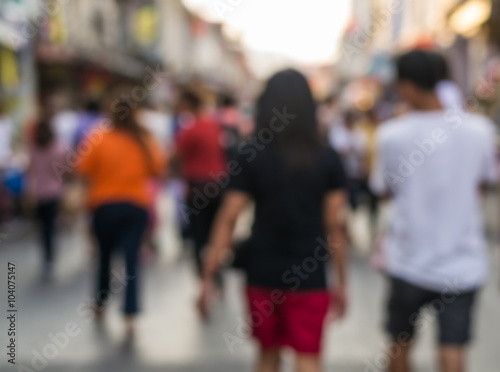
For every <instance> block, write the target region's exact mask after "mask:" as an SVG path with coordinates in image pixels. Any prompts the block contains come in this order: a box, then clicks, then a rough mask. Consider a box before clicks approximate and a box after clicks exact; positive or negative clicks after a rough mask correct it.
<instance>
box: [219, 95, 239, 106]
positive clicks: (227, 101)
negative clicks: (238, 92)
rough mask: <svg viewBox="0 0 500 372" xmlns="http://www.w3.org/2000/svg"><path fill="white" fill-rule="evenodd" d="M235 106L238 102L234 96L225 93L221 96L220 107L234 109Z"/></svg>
mask: <svg viewBox="0 0 500 372" xmlns="http://www.w3.org/2000/svg"><path fill="white" fill-rule="evenodd" d="M234 105H236V100H235V99H234V97H233V95H231V94H229V93H225V94H221V95H220V96H219V106H221V107H232V106H234Z"/></svg>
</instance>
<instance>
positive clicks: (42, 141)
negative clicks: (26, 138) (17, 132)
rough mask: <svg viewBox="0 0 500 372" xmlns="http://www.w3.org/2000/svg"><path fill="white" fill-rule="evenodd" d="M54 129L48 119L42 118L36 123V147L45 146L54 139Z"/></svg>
mask: <svg viewBox="0 0 500 372" xmlns="http://www.w3.org/2000/svg"><path fill="white" fill-rule="evenodd" d="M54 138H55V135H54V130H53V129H52V125H51V124H50V121H49V120H47V119H42V120H40V122H39V123H38V126H37V128H36V133H35V146H36V147H38V148H46V147H48V146H49V145H50V144H51V143H52V142H53V141H54Z"/></svg>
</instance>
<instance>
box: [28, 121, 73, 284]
mask: <svg viewBox="0 0 500 372" xmlns="http://www.w3.org/2000/svg"><path fill="white" fill-rule="evenodd" d="M29 157H30V162H29V168H28V193H29V195H30V197H31V199H32V200H33V201H34V203H35V206H36V218H37V220H38V222H39V225H40V236H41V245H42V247H43V252H44V255H43V269H42V278H43V279H44V280H50V279H52V277H53V272H54V264H55V252H54V248H55V247H54V246H55V236H56V220H57V215H58V209H59V203H60V199H61V196H62V193H63V191H64V180H63V178H62V177H61V174H60V173H58V172H57V171H56V170H55V169H54V164H64V162H65V158H66V150H65V149H64V146H63V144H62V143H60V142H59V140H57V139H56V137H55V133H54V130H53V128H52V124H51V120H50V118H49V117H45V118H43V119H42V120H41V121H40V122H39V124H38V126H37V128H36V132H35V141H34V143H33V144H32V145H31V146H30V152H29Z"/></svg>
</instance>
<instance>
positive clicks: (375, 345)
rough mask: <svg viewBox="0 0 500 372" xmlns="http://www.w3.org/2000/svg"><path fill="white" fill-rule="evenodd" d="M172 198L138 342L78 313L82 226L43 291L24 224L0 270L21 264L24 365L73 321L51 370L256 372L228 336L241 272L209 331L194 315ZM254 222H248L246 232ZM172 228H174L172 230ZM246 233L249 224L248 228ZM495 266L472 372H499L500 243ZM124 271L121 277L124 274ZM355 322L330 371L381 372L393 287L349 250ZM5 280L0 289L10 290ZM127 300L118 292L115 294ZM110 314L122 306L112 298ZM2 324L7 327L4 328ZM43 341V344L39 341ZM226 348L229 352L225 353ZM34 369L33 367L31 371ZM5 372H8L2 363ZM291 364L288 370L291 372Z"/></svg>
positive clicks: (113, 319) (429, 353) (423, 371)
mask: <svg viewBox="0 0 500 372" xmlns="http://www.w3.org/2000/svg"><path fill="white" fill-rule="evenodd" d="M169 201H170V203H171V200H170V199H169V198H168V195H166V196H165V197H164V198H163V200H162V203H163V204H162V206H164V207H165V211H166V212H165V213H164V215H163V216H162V227H163V228H162V229H161V230H160V233H159V236H158V239H159V241H160V242H161V245H160V255H159V258H158V260H156V259H155V260H154V261H150V262H147V263H145V264H144V279H143V280H144V282H145V283H144V302H145V304H144V306H145V308H146V310H145V312H144V316H143V319H141V320H140V326H139V327H140V331H141V335H140V337H138V338H137V339H136V340H134V342H133V344H128V343H126V342H124V341H123V337H122V336H123V335H122V329H121V327H120V317H119V315H118V312H116V313H115V314H113V313H110V314H109V315H110V319H109V322H108V323H107V324H106V325H105V326H100V325H98V324H96V323H95V322H87V319H88V318H87V314H81V313H79V312H78V309H79V306H81V303H82V302H84V301H85V300H86V299H87V298H88V296H87V294H88V293H90V286H91V284H92V281H91V277H92V275H91V274H92V269H91V266H90V260H91V256H92V254H91V249H90V248H89V241H88V237H87V236H86V234H85V231H84V230H83V229H81V228H77V229H76V230H68V231H65V232H63V233H62V234H61V236H60V246H61V252H60V263H59V264H60V269H58V271H57V279H56V281H55V282H54V283H51V284H50V285H49V284H46V283H41V282H40V281H39V280H38V276H37V252H36V246H35V245H36V243H35V240H34V236H33V229H32V226H29V225H27V226H23V227H22V229H21V228H20V231H23V232H22V233H20V235H18V236H14V237H7V238H6V240H5V242H4V248H3V249H2V250H1V251H0V262H2V264H3V263H5V262H17V263H18V267H17V269H18V278H19V281H18V301H19V305H18V306H19V313H18V319H19V320H18V322H19V328H20V332H21V333H20V335H19V340H20V341H19V343H20V346H21V347H22V350H23V352H22V354H20V355H19V361H18V365H19V366H21V365H24V366H25V367H26V368H25V369H19V370H20V371H23V370H24V371H30V370H31V369H32V368H33V367H32V366H31V363H32V358H33V355H34V354H33V352H37V351H38V352H39V353H41V352H42V350H43V348H44V346H46V345H47V344H48V343H51V342H52V341H51V340H50V339H49V338H48V334H50V333H52V334H57V333H59V332H61V331H63V330H64V325H65V324H67V322H75V323H76V324H78V327H79V328H81V333H80V334H78V336H76V337H75V338H71V339H70V341H69V343H68V345H67V346H66V347H64V348H63V349H61V350H60V351H59V352H58V355H57V357H56V358H54V359H52V360H49V361H48V365H47V367H46V368H45V369H44V370H46V371H51V372H52V371H54V372H66V371H69V370H71V371H75V372H80V371H81V372H114V371H117V372H118V371H123V372H128V371H144V372H156V371H158V372H159V371H172V372H233V371H245V372H246V371H251V370H252V366H253V362H252V361H253V360H254V359H253V357H254V353H255V346H254V344H253V343H252V342H251V339H250V338H246V339H245V338H241V339H240V340H241V342H239V341H238V342H235V343H234V344H233V346H231V345H232V344H231V343H230V342H229V344H228V343H226V341H225V339H224V337H223V335H224V334H226V333H230V334H232V335H235V336H237V335H238V333H237V332H238V331H237V330H238V326H239V325H240V324H241V319H244V317H245V305H244V303H243V301H244V298H243V296H242V291H243V282H242V279H241V275H240V274H238V272H235V271H234V270H233V271H231V272H228V273H227V278H228V289H227V293H226V298H225V299H224V300H223V301H222V302H220V303H218V304H217V305H216V306H217V312H216V313H215V314H214V316H213V318H212V319H211V320H210V322H209V323H208V324H204V323H203V322H202V321H201V320H200V318H199V316H198V314H197V312H196V309H195V306H194V304H195V300H196V295H197V286H196V277H195V275H194V269H193V265H192V261H191V260H190V259H189V254H188V253H185V252H182V251H181V248H180V242H179V240H178V239H177V237H176V236H172V235H171V234H169V232H172V231H175V229H172V226H171V224H172V219H171V218H169V214H170V212H171V210H172V208H171V207H172V206H171V204H170V203H169ZM489 202H490V203H489V208H488V207H487V208H486V212H487V213H489V216H488V217H489V218H488V221H489V224H490V226H494V224H495V223H496V214H495V210H494V209H492V208H491V206H492V205H493V206H494V203H495V202H496V197H494V196H493V197H492V198H491V200H489ZM245 222H246V223H248V221H242V223H243V225H244V224H245ZM80 227H81V226H80ZM169 227H170V228H169ZM244 227H245V226H244ZM491 262H492V265H493V267H494V269H493V270H492V275H491V276H490V279H489V282H488V285H487V286H486V288H485V289H484V290H483V291H482V293H481V298H480V304H479V306H478V314H477V323H478V324H477V328H476V333H477V339H476V340H475V342H474V344H473V345H472V347H471V350H472V352H471V355H470V363H469V364H470V369H471V371H481V372H495V371H497V368H498V353H497V348H498V344H499V342H500V324H499V322H498V321H497V317H498V309H499V308H500V296H499V285H500V284H499V268H498V262H500V257H499V250H498V243H497V242H496V237H493V241H492V242H491ZM119 267H120V266H119V265H118V266H117V269H116V270H117V271H116V272H117V275H118V276H120V275H123V274H120V269H119ZM349 282H350V289H351V293H352V295H351V296H352V298H351V304H350V307H351V310H352V311H350V312H349V315H348V316H347V317H346V318H345V319H343V320H342V321H340V322H338V323H334V324H331V325H330V326H328V331H327V337H326V351H325V358H324V359H325V365H326V366H327V368H326V369H325V370H327V371H338V372H365V371H366V372H372V371H373V372H375V371H381V370H383V366H384V363H386V359H385V357H384V356H385V355H386V354H385V353H386V351H385V350H386V349H385V344H384V340H385V337H384V333H383V328H382V327H383V321H384V316H383V306H384V293H386V291H385V289H386V288H385V287H386V283H385V280H384V277H383V275H381V274H380V273H377V272H376V271H374V269H373V268H371V267H370V264H369V259H368V258H367V257H366V255H363V253H357V252H355V251H354V252H351V259H350V278H349ZM4 286H5V282H3V281H2V283H1V284H0V290H1V291H4ZM117 295H118V296H119V295H120V291H117ZM111 307H112V308H118V307H119V299H114V300H113V303H112V304H111ZM426 322H427V323H428V326H427V327H425V328H422V329H423V331H422V333H421V334H420V335H419V336H418V340H419V341H418V342H419V346H418V347H417V350H416V354H415V360H416V365H417V366H418V369H416V370H415V371H416V372H430V371H433V370H434V369H433V367H432V365H433V361H434V359H435V356H434V353H433V340H432V338H433V334H434V332H435V321H434V320H433V319H432V318H427V319H426ZM5 325H6V321H5V319H3V318H2V319H1V322H0V326H1V329H4V328H5ZM34 335H36V336H34ZM228 345H229V346H228ZM29 368H31V369H29ZM0 370H1V371H10V369H8V364H7V363H5V362H4V361H3V360H2V364H0ZM292 370H293V369H291V366H290V364H288V368H287V369H285V370H284V371H287V372H288V371H290V372H291V371H292Z"/></svg>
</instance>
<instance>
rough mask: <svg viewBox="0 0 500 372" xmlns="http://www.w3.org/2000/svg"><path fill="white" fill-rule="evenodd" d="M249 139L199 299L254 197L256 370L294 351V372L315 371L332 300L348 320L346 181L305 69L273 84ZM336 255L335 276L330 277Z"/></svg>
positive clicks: (249, 258) (250, 247)
mask: <svg viewBox="0 0 500 372" xmlns="http://www.w3.org/2000/svg"><path fill="white" fill-rule="evenodd" d="M248 143H249V144H248V145H247V146H245V145H243V146H240V148H239V154H240V156H239V158H238V167H233V169H234V170H235V171H234V172H232V174H233V176H232V177H231V182H230V186H229V190H228V191H227V193H226V194H225V196H224V201H223V205H222V207H221V210H220V212H219V214H218V217H217V219H216V222H215V227H214V229H213V230H212V235H211V239H210V244H209V251H208V254H207V257H206V260H205V264H204V281H203V288H202V293H201V296H200V302H199V305H200V308H201V310H202V312H203V313H204V314H206V312H207V304H208V303H209V301H210V296H211V293H212V290H213V279H214V275H215V273H217V271H218V269H219V267H220V266H221V265H222V264H223V262H224V260H225V258H226V257H227V253H228V251H229V247H230V246H231V237H232V232H233V229H234V227H235V223H236V220H237V217H238V216H239V214H240V213H241V212H242V211H243V210H244V209H245V208H246V207H247V206H248V204H249V203H250V202H251V201H253V202H254V203H255V219H254V225H253V229H252V234H251V237H250V239H249V241H248V242H247V243H246V244H244V247H245V248H244V249H245V252H244V257H245V259H244V262H245V269H246V274H247V291H246V292H247V300H248V305H249V313H250V316H249V319H251V322H252V330H253V336H254V337H255V338H256V339H257V341H258V343H259V345H260V357H259V363H258V368H257V371H259V372H277V371H279V370H280V354H281V350H282V348H284V347H290V348H291V349H293V350H294V351H295V353H296V364H297V371H299V372H304V371H307V372H316V371H319V370H320V358H319V355H320V350H321V339H322V334H323V323H324V320H325V318H326V315H327V312H328V309H329V307H330V305H331V304H332V303H333V305H334V306H335V309H336V312H337V316H342V315H343V313H344V311H345V308H346V289H345V288H346V257H345V250H344V249H345V248H344V226H343V212H344V209H345V191H344V190H345V186H346V180H345V174H344V171H343V168H342V164H341V161H340V159H339V156H338V155H337V154H336V153H335V152H334V151H333V150H331V149H329V148H328V147H327V146H326V145H325V144H323V142H322V141H321V140H320V136H319V132H318V125H317V120H316V108H315V104H314V101H313V98H312V94H311V91H310V88H309V86H308V83H307V81H306V79H305V77H304V76H303V75H302V74H300V73H299V72H297V71H295V70H285V71H282V72H279V73H277V74H276V75H274V76H273V77H272V78H271V79H270V80H269V82H268V83H267V86H266V88H265V90H264V92H263V94H262V95H261V97H260V99H259V101H258V104H257V117H256V131H255V133H254V135H253V140H252V141H249V142H248ZM330 261H331V262H333V263H334V266H335V271H334V274H335V275H328V274H329V273H330V272H331V271H332V270H329V269H328V263H329V262H330ZM329 288H330V289H329ZM332 298H335V301H333V302H332V301H331V300H332Z"/></svg>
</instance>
